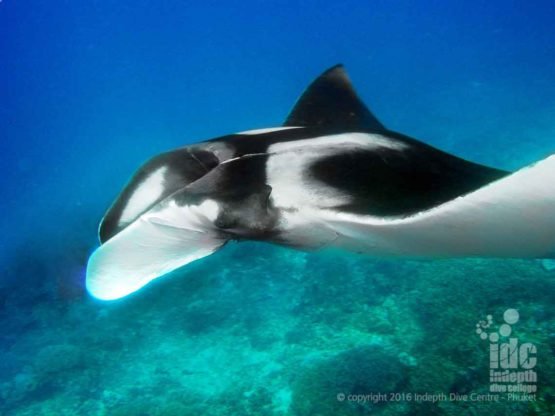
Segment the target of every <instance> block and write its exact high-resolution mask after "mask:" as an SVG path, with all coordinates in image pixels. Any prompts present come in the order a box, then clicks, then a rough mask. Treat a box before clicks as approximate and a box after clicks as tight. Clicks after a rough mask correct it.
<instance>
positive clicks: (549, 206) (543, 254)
mask: <svg viewBox="0 0 555 416" xmlns="http://www.w3.org/2000/svg"><path fill="white" fill-rule="evenodd" d="M321 219H322V220H324V221H326V223H327V224H328V226H329V227H331V228H332V229H334V230H335V231H336V232H337V233H338V234H339V235H340V236H341V238H342V242H343V243H344V244H343V246H345V247H349V246H353V245H354V246H357V247H367V248H368V251H369V252H372V253H374V254H386V255H400V256H424V257H512V258H538V259H542V258H544V259H548V258H555V155H553V156H550V157H548V158H546V159H544V160H542V161H540V162H537V163H535V164H533V165H531V166H529V167H526V168H523V169H520V170H518V171H517V172H515V173H513V174H510V175H508V176H505V177H503V178H501V179H498V180H496V181H493V182H491V183H489V184H487V185H485V186H483V187H481V188H479V189H477V190H476V191H473V192H471V193H468V194H466V195H463V196H459V197H457V198H455V199H453V200H451V201H448V202H445V203H443V204H441V205H438V206H436V207H434V208H431V209H428V210H425V211H421V212H419V213H416V214H414V215H410V216H408V217H403V218H383V217H376V216H364V215H353V214H346V213H334V212H331V211H330V212H325V213H323V214H322V215H321Z"/></svg>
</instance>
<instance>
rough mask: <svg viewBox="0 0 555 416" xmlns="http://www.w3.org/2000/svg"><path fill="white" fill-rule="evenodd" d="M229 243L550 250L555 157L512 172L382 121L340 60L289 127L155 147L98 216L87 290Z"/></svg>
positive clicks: (125, 286) (554, 226)
mask: <svg viewBox="0 0 555 416" xmlns="http://www.w3.org/2000/svg"><path fill="white" fill-rule="evenodd" d="M230 240H259V241H266V242H270V243H275V244H280V245H284V246H288V247H294V248H299V249H316V248H323V247H338V248H344V249H347V250H350V251H355V252H360V253H368V254H373V255H379V256H384V255H387V256H410V257H467V256H469V257H471V256H474V257H476V256H477V257H521V258H550V257H554V256H555V155H552V156H550V157H548V158H546V159H544V160H542V161H540V162H538V163H536V164H534V165H532V166H529V167H526V168H524V169H521V170H519V171H517V172H515V173H509V172H505V171H502V170H498V169H492V168H489V167H486V166H482V165H479V164H476V163H472V162H468V161H466V160H463V159H460V158H458V157H456V156H453V155H450V154H448V153H445V152H442V151H441V150H438V149H435V148H433V147H431V146H428V145H426V144H424V143H421V142H419V141H417V140H415V139H412V138H410V137H407V136H405V135H403V134H399V133H395V132H392V131H390V130H388V129H387V128H386V127H384V125H383V124H382V123H381V122H380V121H378V119H377V118H376V117H375V116H374V115H373V114H372V113H371V112H370V111H369V109H368V108H367V107H366V106H365V105H364V104H363V103H362V102H361V101H360V99H359V98H358V96H357V94H356V93H355V91H354V90H353V87H352V85H351V83H350V81H349V79H348V77H347V75H346V73H345V70H344V69H343V67H342V66H340V65H338V66H335V67H333V68H331V69H329V70H328V71H326V72H324V73H323V74H322V75H321V76H320V77H319V78H317V79H316V80H315V81H314V82H313V83H312V84H311V85H310V86H309V88H308V89H307V90H306V91H305V92H304V94H303V95H302V96H301V98H300V99H299V100H298V102H297V104H296V105H295V107H294V108H293V111H292V112H291V114H290V115H289V116H288V117H287V120H286V121H285V123H284V125H283V126H282V127H278V128H269V129H261V130H252V131H247V132H242V133H237V134H232V135H229V136H223V137H220V138H217V139H213V140H210V141H207V142H203V143H199V144H194V145H190V146H186V147H182V148H179V149H177V150H173V151H170V152H167V153H163V154H161V155H159V156H156V157H154V158H153V159H152V160H150V161H149V162H147V163H146V164H145V165H144V166H143V167H141V168H140V169H139V171H138V172H137V173H136V174H135V176H133V178H132V179H131V181H130V182H129V183H128V184H127V186H126V187H125V188H124V190H123V192H122V193H121V195H120V196H119V197H118V199H117V200H116V201H115V202H114V204H113V205H112V207H111V208H110V209H109V210H108V212H107V213H106V215H105V217H104V219H103V220H102V223H101V224H100V241H101V243H102V244H101V246H100V247H99V248H98V249H97V250H96V251H95V252H94V253H93V254H92V256H91V257H90V260H89V263H88V268H87V288H88V291H89V292H90V293H91V294H92V295H93V296H95V297H97V298H100V299H106V300H108V299H117V298H121V297H123V296H126V295H128V294H130V293H132V292H135V291H136V290H138V289H139V288H141V287H143V286H144V285H146V284H147V283H148V282H150V281H151V280H153V279H155V278H157V277H159V276H162V275H164V274H166V273H168V272H170V271H172V270H174V269H176V268H178V267H181V266H183V265H185V264H188V263H190V262H192V261H194V260H197V259H200V258H202V257H205V256H208V255H209V254H211V253H213V252H214V251H216V250H218V249H219V248H221V247H222V246H223V245H224V244H225V243H226V242H228V241H230Z"/></svg>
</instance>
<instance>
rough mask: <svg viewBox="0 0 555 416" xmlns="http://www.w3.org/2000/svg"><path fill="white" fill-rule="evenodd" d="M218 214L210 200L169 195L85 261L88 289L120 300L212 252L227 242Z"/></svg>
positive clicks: (97, 294) (215, 205)
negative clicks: (182, 201)
mask: <svg viewBox="0 0 555 416" xmlns="http://www.w3.org/2000/svg"><path fill="white" fill-rule="evenodd" d="M217 213H218V206H217V204H216V203H215V202H214V201H211V200H205V201H204V202H201V203H199V204H196V205H195V204H191V205H183V206H181V205H178V204H177V203H176V202H175V199H174V198H168V200H166V201H164V202H162V203H161V204H159V205H158V206H156V207H155V209H152V210H149V211H148V212H147V213H145V214H143V215H141V216H140V217H139V218H138V219H137V220H136V221H134V222H133V223H132V224H131V225H129V226H128V227H126V228H125V229H124V230H123V231H121V232H119V233H117V234H116V235H115V236H114V237H112V238H110V239H109V240H108V241H107V242H106V243H104V244H103V245H101V246H100V247H99V248H98V249H96V251H95V252H94V253H93V254H92V255H91V257H90V259H89V263H88V265H87V280H86V286H87V290H88V291H89V293H90V294H91V295H92V296H94V297H96V298H98V299H102V300H113V299H118V298H122V297H124V296H126V295H129V294H131V293H133V292H135V291H137V290H139V289H140V288H141V287H143V286H145V285H146V284H147V283H149V282H150V281H152V280H153V279H155V278H157V277H160V276H163V275H164V274H166V273H169V272H171V271H172V270H175V269H177V268H178V267H181V266H184V265H185V264H188V263H191V262H192V261H195V260H197V259H200V258H202V257H206V256H208V255H210V254H212V253H213V252H214V251H216V250H217V249H218V248H220V247H221V246H223V245H224V244H225V243H226V242H227V240H228V239H227V238H226V236H225V235H223V234H222V233H220V232H219V231H218V230H216V229H215V227H214V226H213V220H214V219H215V217H216V215H217Z"/></svg>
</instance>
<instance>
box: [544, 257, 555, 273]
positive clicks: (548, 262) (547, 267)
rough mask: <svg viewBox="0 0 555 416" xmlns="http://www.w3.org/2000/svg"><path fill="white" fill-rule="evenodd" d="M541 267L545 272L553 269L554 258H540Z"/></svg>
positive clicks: (554, 266) (554, 264)
mask: <svg viewBox="0 0 555 416" xmlns="http://www.w3.org/2000/svg"><path fill="white" fill-rule="evenodd" d="M542 267H543V269H544V270H545V271H547V272H551V271H553V270H555V260H553V259H544V260H542Z"/></svg>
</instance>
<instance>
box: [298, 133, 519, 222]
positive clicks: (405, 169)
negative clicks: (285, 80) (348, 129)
mask: <svg viewBox="0 0 555 416" xmlns="http://www.w3.org/2000/svg"><path fill="white" fill-rule="evenodd" d="M383 136H384V137H387V138H389V139H391V140H392V141H399V142H402V143H405V144H407V145H408V146H407V147H405V148H402V149H392V148H388V147H378V148H376V149H368V150H363V149H357V150H345V151H344V152H339V153H337V154H335V155H332V156H327V157H323V158H322V159H320V160H318V161H316V162H314V163H313V164H312V165H311V166H310V167H309V169H308V172H309V173H308V177H309V178H312V179H314V180H316V181H318V182H320V183H321V184H325V185H326V186H331V187H333V188H335V189H337V190H339V191H342V192H344V193H346V194H348V195H349V196H350V197H351V198H352V199H351V201H350V202H349V203H347V204H343V205H340V206H337V207H335V209H336V210H338V211H341V212H349V213H355V214H362V215H376V216H384V217H390V216H395V217H397V216H401V217H403V216H409V215H413V214H415V213H417V212H421V211H424V210H427V209H430V208H433V207H435V206H438V205H440V204H442V203H445V202H447V201H450V200H452V199H455V198H457V197H459V196H463V195H465V194H468V193H470V192H472V191H475V190H477V189H478V188H481V187H482V186H484V185H487V184H488V183H490V182H493V181H495V180H498V179H501V178H502V177H504V176H506V175H508V172H505V171H502V170H498V169H493V168H489V167H486V166H482V165H478V164H476V163H472V162H469V161H466V160H464V159H461V158H458V157H456V156H453V155H450V154H448V153H445V152H442V151H440V150H438V149H435V148H433V147H431V146H428V145H426V144H424V143H420V142H418V141H416V140H414V139H411V138H409V137H406V136H403V135H400V134H398V133H392V132H388V133H387V135H385V134H383Z"/></svg>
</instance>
